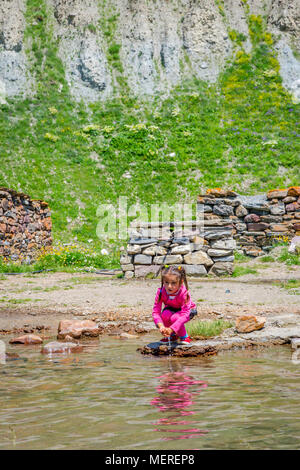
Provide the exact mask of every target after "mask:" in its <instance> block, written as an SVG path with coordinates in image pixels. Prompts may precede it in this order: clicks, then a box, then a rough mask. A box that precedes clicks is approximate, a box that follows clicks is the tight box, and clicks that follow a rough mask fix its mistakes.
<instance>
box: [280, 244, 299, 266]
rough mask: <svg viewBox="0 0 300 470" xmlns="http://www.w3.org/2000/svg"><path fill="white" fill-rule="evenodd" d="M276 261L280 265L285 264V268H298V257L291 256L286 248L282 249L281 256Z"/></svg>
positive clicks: (295, 255)
mask: <svg viewBox="0 0 300 470" xmlns="http://www.w3.org/2000/svg"><path fill="white" fill-rule="evenodd" d="M277 261H279V262H280V263H285V264H286V265H287V266H299V265H300V256H299V255H297V254H292V253H289V252H288V248H287V247H284V248H283V249H282V252H281V254H280V255H279V257H278V258H277Z"/></svg>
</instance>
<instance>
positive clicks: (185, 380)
mask: <svg viewBox="0 0 300 470" xmlns="http://www.w3.org/2000/svg"><path fill="white" fill-rule="evenodd" d="M158 378H159V380H160V384H159V386H158V387H157V388H156V390H157V392H158V396H157V397H155V398H153V400H151V405H154V406H156V407H157V408H158V409H159V410H160V411H161V412H162V413H167V414H168V416H166V417H165V418H160V419H159V420H158V421H157V422H156V423H155V424H156V425H158V426H178V425H189V426H190V425H191V424H192V423H196V421H191V420H182V419H180V417H182V416H189V415H193V414H194V413H195V412H194V411H191V410H188V409H187V408H188V407H189V406H191V405H192V404H193V403H194V402H193V396H195V395H197V394H198V393H199V392H200V391H201V390H203V389H204V388H206V387H207V383H206V382H203V381H201V380H195V379H194V378H193V377H192V376H191V375H187V374H186V373H185V372H183V371H172V372H168V373H167V374H163V375H161V376H159V377H158ZM195 385H197V387H196V391H194V392H192V391H190V390H189V389H190V387H192V386H195ZM154 431H158V432H172V433H177V434H178V435H177V436H172V437H166V438H163V440H165V441H170V440H177V439H191V438H194V437H198V436H203V435H204V434H206V433H207V432H208V431H206V430H200V429H198V428H197V427H190V428H187V429H182V428H180V429H179V428H175V429H172V428H170V427H168V428H161V427H160V428H156V429H154Z"/></svg>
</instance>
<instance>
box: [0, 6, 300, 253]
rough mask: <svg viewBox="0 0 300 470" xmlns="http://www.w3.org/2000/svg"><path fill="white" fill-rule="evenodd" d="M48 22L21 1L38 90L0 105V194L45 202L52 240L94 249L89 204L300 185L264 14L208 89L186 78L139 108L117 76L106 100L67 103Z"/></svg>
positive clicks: (290, 115)
mask: <svg viewBox="0 0 300 470" xmlns="http://www.w3.org/2000/svg"><path fill="white" fill-rule="evenodd" d="M46 20H47V13H46V10H45V5H44V3H43V1H37V0H29V1H28V2H27V11H26V21H27V29H26V31H25V35H26V38H27V41H28V42H29V43H31V47H32V49H31V51H30V62H31V67H32V73H33V74H34V76H35V80H36V83H37V84H38V90H37V94H36V96H35V97H33V98H31V99H29V98H27V99H26V100H16V99H9V100H8V101H7V104H5V105H1V106H0V127H1V129H0V133H1V141H0V146H1V163H2V164H1V169H0V185H1V186H7V187H11V188H14V189H17V190H20V191H23V192H25V193H28V194H30V196H31V197H33V198H36V199H44V200H46V201H47V202H48V203H49V205H50V208H51V210H52V219H53V234H54V239H55V241H63V242H67V241H71V240H74V239H76V237H77V240H78V241H79V242H86V241H87V240H93V245H94V246H95V247H100V246H102V242H101V241H99V240H97V235H96V226H97V222H98V221H97V217H96V210H97V207H98V205H99V204H100V203H104V202H112V203H116V202H117V199H118V197H119V196H121V195H126V196H127V197H128V201H129V202H135V201H140V202H142V203H149V204H150V203H154V202H159V201H166V202H168V203H173V202H177V201H183V200H186V201H194V200H195V198H196V196H197V195H198V194H199V193H200V192H201V191H202V190H203V189H205V188H207V187H228V188H231V189H234V190H236V191H238V192H241V193H245V194H252V193H255V192H263V191H266V190H269V189H271V188H275V187H286V186H289V185H295V184H299V134H300V132H299V130H298V125H299V105H296V104H295V103H293V101H292V99H291V96H290V95H289V93H288V92H287V91H286V90H285V89H284V88H283V86H282V79H281V77H280V75H279V64H278V61H277V58H276V53H275V51H274V47H273V46H274V44H273V38H272V37H271V35H270V34H269V33H266V30H265V25H264V19H263V18H262V17H260V16H254V15H249V16H248V26H249V30H250V36H251V40H252V45H253V48H252V52H251V53H249V54H247V53H246V52H245V50H244V49H243V41H244V40H245V38H244V37H243V35H241V34H238V33H237V32H236V31H230V37H231V40H232V41H233V42H234V43H235V52H234V57H233V58H232V60H231V62H230V63H228V66H227V68H226V70H225V72H224V73H223V74H222V75H221V76H220V77H219V80H218V82H217V83H215V84H213V85H208V84H207V83H204V82H201V81H199V80H197V79H195V80H191V81H190V82H186V83H182V85H181V86H180V87H177V88H176V89H174V90H173V91H172V93H171V94H170V96H169V97H168V98H167V99H164V100H162V98H161V97H159V96H156V97H155V98H153V100H151V101H147V102H143V101H141V100H138V99H136V98H134V97H132V96H130V94H129V92H128V89H127V86H126V80H125V79H124V81H123V87H122V90H123V92H122V93H118V94H117V95H116V97H115V99H113V100H110V101H107V102H100V101H99V102H96V103H92V104H88V105H86V104H85V103H83V102H81V103H76V102H74V101H73V100H72V98H71V94H70V92H69V89H68V85H67V82H66V79H65V73H64V68H63V66H62V63H61V61H60V59H59V58H58V55H57V44H56V43H55V41H54V39H53V37H52V34H51V28H50V27H49V25H47V21H46ZM118 53H119V49H118V47H115V48H113V47H112V48H111V50H110V54H111V60H112V64H113V66H115V67H116V68H119V69H120V70H119V72H120V77H121V76H122V74H123V75H124V77H125V71H124V70H122V69H121V68H120V63H119V61H118ZM28 54H29V52H28ZM120 81H121V83H122V80H120ZM59 84H60V87H59V86H58V85H59Z"/></svg>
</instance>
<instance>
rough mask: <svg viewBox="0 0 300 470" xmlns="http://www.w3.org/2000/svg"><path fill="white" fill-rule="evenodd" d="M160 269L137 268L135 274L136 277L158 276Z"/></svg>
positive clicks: (156, 267) (150, 267) (155, 267)
mask: <svg viewBox="0 0 300 470" xmlns="http://www.w3.org/2000/svg"><path fill="white" fill-rule="evenodd" d="M159 269H160V266H157V265H156V266H153V265H152V266H145V265H144V266H135V270H134V274H135V277H146V276H147V275H149V274H154V275H156V274H157V273H158V271H159Z"/></svg>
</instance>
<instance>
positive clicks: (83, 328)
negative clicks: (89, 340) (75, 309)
mask: <svg viewBox="0 0 300 470" xmlns="http://www.w3.org/2000/svg"><path fill="white" fill-rule="evenodd" d="M99 334H100V329H99V328H98V326H97V323H95V322H94V321H92V320H62V321H60V322H59V325H58V334H57V339H64V338H65V337H66V336H67V335H69V336H71V337H72V338H80V337H81V336H92V337H97V336H99Z"/></svg>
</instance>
